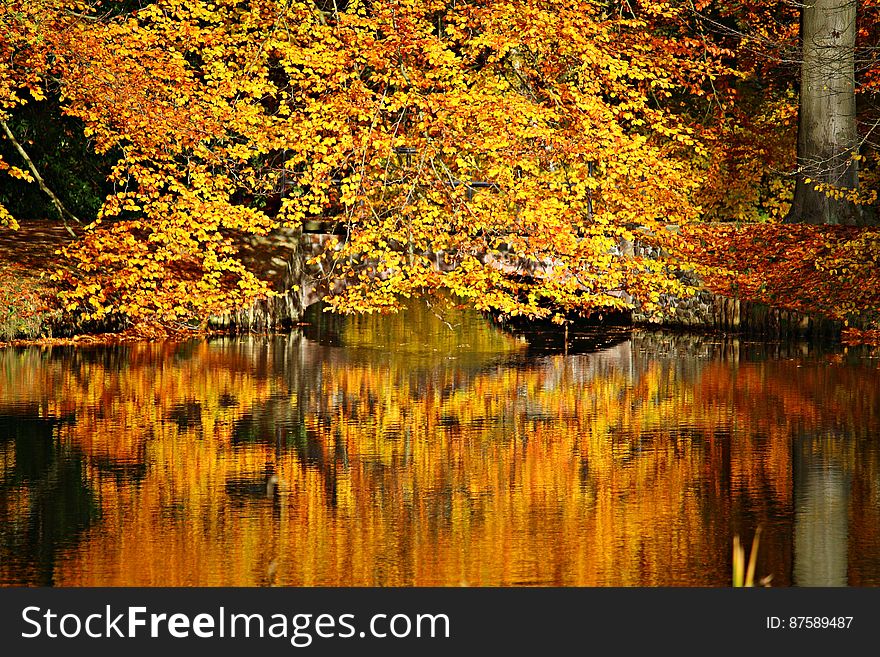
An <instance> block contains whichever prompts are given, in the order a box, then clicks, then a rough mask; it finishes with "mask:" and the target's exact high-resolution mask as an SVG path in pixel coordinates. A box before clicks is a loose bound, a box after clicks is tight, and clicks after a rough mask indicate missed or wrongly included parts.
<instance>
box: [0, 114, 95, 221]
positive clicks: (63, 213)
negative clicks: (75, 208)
mask: <svg viewBox="0 0 880 657" xmlns="http://www.w3.org/2000/svg"><path fill="white" fill-rule="evenodd" d="M0 127H2V128H3V132H5V133H6V136H7V137H8V138H9V141H11V142H12V145H13V146H15V150H16V151H18V154H19V155H21V159H23V160H24V161H25V162H26V163H27V166H28V169H30V171H31V175H32V176H33V177H34V180H36V181H37V185H39V186H40V189H42V190H43V192H44V193H45V194H46V196H48V197H49V198H50V199H52V204H53V205H54V206H55V209H56V210H58V214H60V215H61V221H63V222H64V227H65V228H66V229H67V232H68V233H70V234H71V235H72V236H73V237H76V233H74V232H73V230H71V228H70V226H68V225H67V218H68V217H70V218H71V219H73V220H74V221H75V222H76V223H78V224H81V223H82V222H81V221H80V220H79V219H78V218H77V216H76V215H75V214H73V213H72V212H71V211H70V210H68V209H67V208H66V207H64V204H63V203H62V202H61V199H60V198H58V197H57V196H55V193H54V192H53V191H52V190H51V189H49V187H48V186H47V185H46V181H45V180H43V176H41V175H40V172H39V171H38V170H37V166H36V165H35V164H34V161H33V160H32V159H31V158H30V156H29V155H28V154H27V152H26V151H25V150H24V148H22V146H21V144H19V143H18V140H17V139H16V138H15V135H14V134H12V130H10V129H9V125H8V124H7V123H6V121H0Z"/></svg>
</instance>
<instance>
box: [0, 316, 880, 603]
mask: <svg viewBox="0 0 880 657" xmlns="http://www.w3.org/2000/svg"><path fill="white" fill-rule="evenodd" d="M590 330H591V331H593V333H589V331H588V332H586V333H584V334H582V336H581V339H582V343H583V344H587V343H588V342H590V341H592V343H593V344H594V345H595V348H596V349H598V351H594V352H591V353H572V352H569V354H568V355H562V354H553V353H548V352H547V351H546V350H545V351H543V352H537V353H536V352H535V351H534V347H533V348H532V351H529V350H528V349H527V347H526V345H525V343H524V342H523V341H522V340H521V339H520V338H518V337H515V336H512V335H510V334H508V333H505V332H503V331H500V330H499V329H498V328H496V327H493V326H492V325H490V324H488V323H487V322H485V321H483V319H482V318H480V317H479V316H477V315H475V314H470V313H467V312H462V311H455V310H453V309H450V308H448V307H442V308H438V307H434V308H427V307H421V306H419V307H415V308H413V309H412V310H411V311H409V312H407V313H404V314H402V315H400V316H392V317H362V318H357V319H348V320H344V321H342V320H339V319H338V318H332V317H328V316H326V315H319V316H316V317H314V318H313V323H312V325H311V326H309V327H307V328H306V330H305V331H304V333H302V334H293V335H290V336H283V337H277V338H271V339H267V338H264V337H244V338H234V339H233V338H227V339H218V340H212V341H209V342H204V341H199V342H191V343H186V344H145V345H130V346H123V347H115V348H78V349H74V348H61V349H58V348H56V349H6V350H3V351H0V583H2V584H6V585H15V584H30V585H36V584H40V585H60V586H70V585H76V586H84V585H135V586H137V585H171V586H174V585H270V584H278V585H462V584H463V585H502V584H503V585H531V584H537V585H642V586H654V585H728V584H729V578H730V570H731V569H730V546H731V543H732V538H733V536H734V534H740V535H741V536H743V537H744V538H745V539H746V540H747V541H748V540H750V539H751V534H752V532H753V531H754V529H755V527H757V526H758V525H760V526H762V528H763V535H762V546H761V559H760V560H759V565H758V571H759V572H758V575H759V576H763V575H767V574H770V575H772V576H773V583H774V584H775V585H789V584H796V585H842V584H853V585H868V584H878V583H880V552H878V550H880V548H878V546H880V535H878V534H880V479H878V474H880V462H878V446H877V442H876V438H877V429H878V427H880V422H878V420H880V403H878V402H880V399H878V394H877V390H878V382H880V381H878V378H880V372H878V365H877V362H878V361H877V360H875V359H872V358H871V357H870V354H867V353H864V352H853V351H850V352H848V353H843V352H839V351H834V350H830V351H827V352H823V351H822V350H816V349H811V348H805V347H804V348H803V349H802V347H801V346H794V347H786V346H783V345H771V344H747V343H743V342H739V341H735V340H719V339H710V338H707V337H693V336H691V337H687V336H672V335H665V334H660V333H643V332H635V333H633V334H632V335H631V336H630V335H628V334H624V333H620V332H616V333H614V334H613V335H609V334H605V335H601V334H599V333H598V332H596V330H595V329H590ZM571 338H572V340H575V339H577V338H578V336H576V335H572V336H571ZM581 351H588V350H587V349H583V350H581Z"/></svg>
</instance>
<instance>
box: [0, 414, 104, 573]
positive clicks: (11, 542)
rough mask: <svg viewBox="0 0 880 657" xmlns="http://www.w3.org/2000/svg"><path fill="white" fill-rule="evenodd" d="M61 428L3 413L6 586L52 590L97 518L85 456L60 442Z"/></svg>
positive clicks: (1, 518) (0, 480) (0, 519)
mask: <svg viewBox="0 0 880 657" xmlns="http://www.w3.org/2000/svg"><path fill="white" fill-rule="evenodd" d="M58 424H59V422H58V420H52V419H40V418H27V419H23V418H21V417H19V416H16V415H6V414H0V453H2V461H0V463H2V468H0V581H8V580H9V579H10V578H13V579H15V580H20V581H21V580H24V581H27V582H28V583H30V584H35V585H39V586H51V585H52V584H54V583H55V577H56V568H58V564H57V561H58V553H59V552H61V551H64V550H73V549H75V548H76V546H77V543H78V541H79V540H80V537H81V535H82V533H83V532H84V531H86V530H87V529H88V528H89V526H90V525H92V524H93V522H94V521H95V520H96V519H97V516H98V513H99V510H98V505H97V500H96V499H95V494H94V491H93V490H91V489H90V487H89V486H88V485H87V484H86V479H85V472H84V467H83V461H82V457H81V454H79V452H78V450H76V449H75V448H71V447H69V446H64V445H61V444H59V443H58V442H57V441H56V440H55V434H56V432H57V430H58V428H57V427H58ZM21 490H26V491H27V494H26V495H20V494H16V493H17V492H18V491H21ZM16 502H18V503H16Z"/></svg>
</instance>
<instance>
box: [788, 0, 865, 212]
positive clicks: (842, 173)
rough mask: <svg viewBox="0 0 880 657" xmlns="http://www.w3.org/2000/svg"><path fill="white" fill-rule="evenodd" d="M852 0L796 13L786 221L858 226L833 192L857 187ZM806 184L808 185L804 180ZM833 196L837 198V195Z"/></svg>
mask: <svg viewBox="0 0 880 657" xmlns="http://www.w3.org/2000/svg"><path fill="white" fill-rule="evenodd" d="M855 41H856V0H807V2H806V4H805V5H804V6H803V9H801V44H802V48H803V62H802V64H801V67H802V68H801V91H800V106H799V121H798V143H797V160H798V172H797V182H796V187H795V193H794V200H793V201H792V206H791V210H790V211H789V213H788V216H786V218H785V221H786V222H788V223H794V222H803V223H811V224H845V225H858V224H861V223H862V212H861V210H860V208H859V206H858V205H856V204H854V203H852V202H851V201H849V200H847V199H845V198H839V197H838V198H835V192H834V191H833V190H831V191H830V193H828V190H824V189H819V190H817V189H816V185H817V184H824V185H830V186H832V187H834V188H835V190H840V191H843V192H846V191H847V190H855V189H857V188H858V184H859V173H858V163H857V162H856V161H855V160H853V159H852V156H853V155H855V154H857V153H858V131H857V129H856V98H855ZM808 180H809V182H807V181H808ZM838 196H840V195H839V194H838Z"/></svg>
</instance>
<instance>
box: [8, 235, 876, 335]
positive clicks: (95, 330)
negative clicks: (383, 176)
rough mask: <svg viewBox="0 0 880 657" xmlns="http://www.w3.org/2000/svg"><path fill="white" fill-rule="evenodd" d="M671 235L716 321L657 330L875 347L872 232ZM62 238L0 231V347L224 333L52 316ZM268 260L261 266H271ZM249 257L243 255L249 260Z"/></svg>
mask: <svg viewBox="0 0 880 657" xmlns="http://www.w3.org/2000/svg"><path fill="white" fill-rule="evenodd" d="M77 231H78V232H79V233H80V234H81V233H82V229H81V228H78V227H77ZM679 238H680V239H679V240H678V242H677V243H676V248H677V249H678V250H679V252H678V253H677V254H673V255H680V256H682V257H686V258H689V259H691V260H692V261H696V262H697V263H698V265H699V270H698V271H697V272H696V275H697V276H698V277H699V280H700V282H701V283H702V287H703V290H701V291H700V292H699V293H698V294H699V295H703V296H705V297H710V296H714V298H715V300H716V301H717V300H721V301H722V302H723V303H722V305H723V306H724V313H723V314H724V318H723V321H720V320H718V321H714V320H712V319H711V317H713V313H712V312H710V313H709V314H708V316H709V317H710V319H707V320H705V321H704V322H703V324H706V325H701V324H700V322H692V321H690V320H688V321H686V322H681V321H680V318H677V317H675V316H671V317H670V318H669V321H668V322H667V323H666V324H660V326H670V325H672V326H678V327H679V328H683V329H685V330H706V329H709V330H720V331H723V332H725V333H747V334H748V333H750V332H755V333H756V332H762V333H767V331H766V330H765V329H762V330H761V331H757V330H756V326H757V324H758V320H757V319H756V317H755V315H756V313H757V315H760V316H761V318H763V319H766V318H767V317H769V323H770V324H771V325H773V326H774V327H775V328H776V329H778V330H776V331H775V337H778V338H785V337H787V336H789V335H790V334H791V335H794V334H797V333H798V327H799V326H801V327H803V326H807V327H809V326H821V327H822V330H821V331H820V332H821V333H822V335H823V337H826V338H829V337H830V338H832V339H840V340H841V341H842V342H844V343H845V344H872V345H880V231H877V230H876V229H856V228H845V227H839V226H805V225H791V226H786V225H780V224H757V225H756V224H750V225H734V224H712V225H693V226H688V227H685V228H683V229H682V230H681V231H680V233H679ZM72 239H74V238H73V237H71V236H70V235H69V233H68V232H67V231H66V230H65V228H64V226H62V225H61V224H60V223H58V222H49V221H32V222H24V223H23V224H22V225H21V227H20V228H19V229H18V230H16V231H11V230H0V346H10V345H14V346H19V345H32V344H38V345H53V346H54V345H69V344H95V343H120V342H136V341H144V340H167V339H188V338H192V337H195V336H199V335H209V334H224V333H227V332H228V331H225V330H210V331H208V330H202V329H199V328H195V327H193V326H188V325H185V324H180V325H175V326H171V325H167V324H160V323H155V324H150V323H143V322H142V323H139V324H137V325H134V326H124V325H119V326H117V327H111V328H113V330H109V331H108V330H104V329H106V328H107V327H100V326H96V325H94V324H93V325H83V324H78V323H77V322H76V320H75V319H74V318H73V317H71V316H70V315H69V314H65V313H64V312H63V311H62V309H61V307H60V304H59V303H58V301H57V296H56V295H57V290H56V288H55V287H54V284H53V282H52V280H51V274H52V272H53V271H55V270H56V269H57V268H58V267H60V266H63V263H62V261H61V260H60V255H59V250H60V249H61V248H63V247H64V245H65V244H67V243H68V242H70V241H71V240H72ZM271 255H272V254H269V255H268V256H267V257H266V258H265V260H266V262H270V261H272V262H274V260H277V259H278V258H274V260H273V258H272V257H271ZM255 258H256V256H255V254H253V253H251V254H250V259H251V260H254V259H255ZM270 273H271V272H270ZM695 299H696V297H695ZM685 301H687V300H685ZM703 301H705V300H704V299H703ZM728 306H729V308H728ZM741 306H742V307H741ZM756 309H757V310H756ZM715 314H716V315H717V314H718V313H715ZM732 317H733V318H735V320H736V321H732V320H731V318H732ZM716 319H717V318H716ZM635 323H636V324H638V321H636V322H635ZM764 323H767V322H764ZM829 327H830V329H829ZM814 332H815V331H814ZM813 337H815V336H813Z"/></svg>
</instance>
